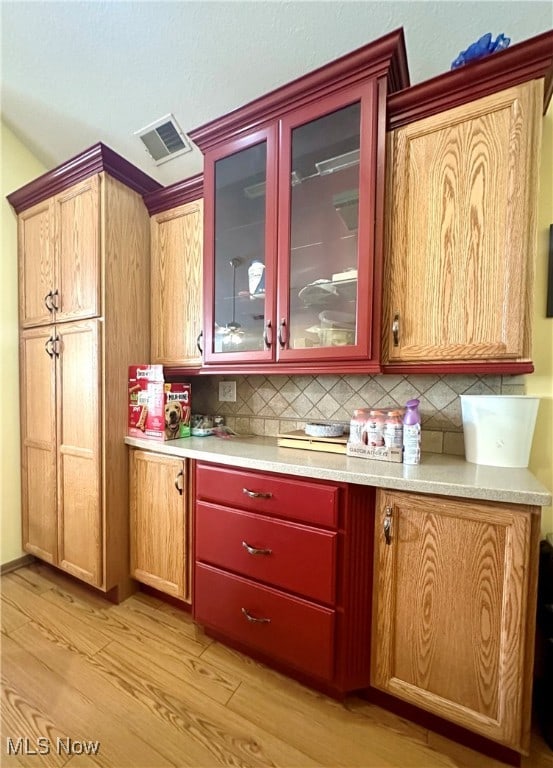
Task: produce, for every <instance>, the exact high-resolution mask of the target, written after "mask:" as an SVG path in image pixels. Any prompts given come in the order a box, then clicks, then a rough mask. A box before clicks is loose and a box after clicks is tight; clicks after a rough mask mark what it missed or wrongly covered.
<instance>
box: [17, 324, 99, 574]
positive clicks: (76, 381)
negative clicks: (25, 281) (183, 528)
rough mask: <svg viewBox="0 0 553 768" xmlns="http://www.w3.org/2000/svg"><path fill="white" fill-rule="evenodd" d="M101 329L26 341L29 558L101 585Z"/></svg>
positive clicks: (49, 333)
mask: <svg viewBox="0 0 553 768" xmlns="http://www.w3.org/2000/svg"><path fill="white" fill-rule="evenodd" d="M99 335H100V327H99V323H98V321H97V320H85V321H82V322H75V323H67V324H60V325H57V326H48V327H46V328H37V329H28V330H25V331H23V332H22V334H21V355H20V359H21V392H22V400H21V427H22V431H21V443H22V446H21V447H22V458H23V462H22V464H23V477H24V486H23V512H24V514H23V539H24V547H25V549H26V551H27V552H31V553H32V554H34V555H36V556H37V557H40V558H41V559H43V560H46V561H47V562H49V563H53V564H57V565H59V566H60V567H61V568H63V569H64V570H66V571H68V572H70V573H72V574H73V575H75V576H78V577H79V578H81V579H83V580H84V581H87V582H89V583H90V584H94V585H96V586H100V585H101V580H102V572H101V547H100V541H99V537H100V534H101V530H102V529H101V516H100V512H101V508H100V505H99V504H98V499H99V491H100V477H101V452H100V415H101V410H100V401H99V396H98V390H99V381H100V339H99Z"/></svg>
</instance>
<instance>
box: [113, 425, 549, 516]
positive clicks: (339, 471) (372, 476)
mask: <svg viewBox="0 0 553 768" xmlns="http://www.w3.org/2000/svg"><path fill="white" fill-rule="evenodd" d="M125 442H126V444H127V445H130V446H133V447H134V448H141V449H142V450H146V451H154V452H155V453H162V454H165V455H167V456H178V457H181V458H189V459H200V460H202V461H210V462H213V463H216V464H224V465H227V466H230V467H241V468H243V469H258V470H263V471H265V472H279V473H281V474H287V475H296V476H298V477H311V478H319V479H321V480H335V481H341V482H346V483H357V484H358V485H372V486H376V487H379V488H390V489H395V490H400V491H414V492H418V493H434V494H440V495H442V496H459V497H461V498H467V499H483V500H488V501H504V502H510V503H513V504H531V505H534V506H539V507H543V506H548V505H549V504H551V493H550V492H549V491H548V490H547V488H546V487H545V486H544V485H542V484H541V483H540V482H539V481H538V480H537V479H536V478H535V477H534V475H533V474H532V473H531V472H530V471H529V470H528V469H511V468H509V469H507V468H503V467H489V466H484V465H482V464H470V463H469V462H467V461H465V460H464V459H462V458H460V457H458V456H450V455H447V454H437V453H424V454H423V456H422V461H421V463H420V464H418V465H416V466H409V465H407V464H393V463H391V462H386V461H374V460H370V459H362V458H358V457H353V456H351V457H350V456H344V455H342V454H337V453H322V452H318V451H305V450H299V449H297V448H281V447H279V446H277V443H276V439H275V438H270V437H229V438H220V437H215V436H209V437H190V438H183V439H179V440H169V441H167V442H157V441H154V440H141V439H139V438H135V437H126V438H125Z"/></svg>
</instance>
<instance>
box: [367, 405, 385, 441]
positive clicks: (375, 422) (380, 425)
mask: <svg viewBox="0 0 553 768" xmlns="http://www.w3.org/2000/svg"><path fill="white" fill-rule="evenodd" d="M365 435H366V443H367V445H372V446H376V447H379V446H381V445H384V414H383V413H382V411H379V410H377V409H373V410H372V411H371V412H370V413H369V418H368V420H367V426H366V433H365Z"/></svg>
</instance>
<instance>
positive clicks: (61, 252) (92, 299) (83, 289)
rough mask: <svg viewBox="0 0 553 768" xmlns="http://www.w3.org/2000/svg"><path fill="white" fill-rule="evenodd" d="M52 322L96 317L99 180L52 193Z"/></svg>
mask: <svg viewBox="0 0 553 768" xmlns="http://www.w3.org/2000/svg"><path fill="white" fill-rule="evenodd" d="M54 202H55V216H56V268H57V269H56V272H57V273H56V276H55V291H57V293H56V295H55V297H54V299H55V302H54V303H55V307H56V322H64V321H66V320H77V319H80V318H86V317H96V316H97V315H99V314H101V307H100V180H99V177H98V176H92V177H90V178H89V179H86V180H85V181H83V182H80V183H79V184H75V186H73V187H70V188H69V189H68V190H66V191H65V192H62V193H60V194H59V195H56V197H55V199H54Z"/></svg>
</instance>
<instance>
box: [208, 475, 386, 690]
mask: <svg viewBox="0 0 553 768" xmlns="http://www.w3.org/2000/svg"><path fill="white" fill-rule="evenodd" d="M373 521H374V489H372V488H369V487H362V486H350V485H346V484H341V483H330V482H326V481H316V480H306V481H304V480H302V479H299V478H290V477H285V476H280V475H274V474H272V473H264V472H253V471H252V472H242V471H238V470H234V469H230V468H227V467H222V466H218V465H211V464H206V463H202V462H198V463H197V466H196V503H195V559H196V562H195V579H194V601H193V606H194V618H195V620H196V621H197V622H198V623H200V624H203V625H204V626H205V627H206V629H207V630H208V631H209V630H211V631H213V632H215V633H216V634H217V635H218V636H219V637H222V638H226V639H227V640H228V642H229V643H234V644H237V645H239V647H241V648H245V649H250V650H251V652H252V653H254V654H256V655H257V656H259V657H260V658H261V659H263V660H264V661H265V662H267V663H271V661H273V662H275V663H276V662H278V664H279V665H280V666H282V665H284V666H285V667H286V668H288V669H289V670H290V672H292V673H294V672H296V673H299V674H300V675H301V677H302V679H303V678H305V677H307V678H308V679H309V680H310V681H312V682H313V684H315V685H316V684H317V682H318V683H319V685H322V684H324V686H325V689H326V690H329V689H330V690H334V691H336V692H338V693H345V692H346V691H351V690H355V689H357V688H362V687H364V686H367V685H368V683H369V659H370V615H371V583H372V572H371V551H372V549H371V548H372V535H373V534H372V525H373Z"/></svg>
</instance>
